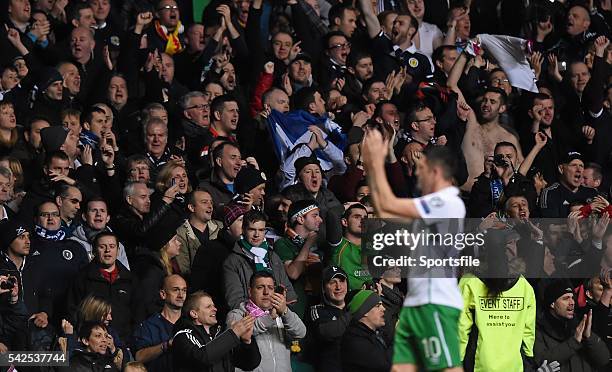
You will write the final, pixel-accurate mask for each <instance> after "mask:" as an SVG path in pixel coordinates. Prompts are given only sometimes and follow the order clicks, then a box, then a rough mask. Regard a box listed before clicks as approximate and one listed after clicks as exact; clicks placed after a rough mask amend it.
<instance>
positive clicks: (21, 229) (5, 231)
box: [0, 219, 28, 250]
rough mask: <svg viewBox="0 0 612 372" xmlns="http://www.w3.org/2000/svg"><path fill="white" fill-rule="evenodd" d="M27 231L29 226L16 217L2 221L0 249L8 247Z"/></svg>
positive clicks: (0, 224)
mask: <svg viewBox="0 0 612 372" xmlns="http://www.w3.org/2000/svg"><path fill="white" fill-rule="evenodd" d="M27 231H28V228H27V226H26V225H25V224H23V223H21V221H18V220H16V219H9V220H6V221H3V222H0V249H2V250H6V249H8V247H9V246H10V245H11V243H12V242H13V240H15V239H17V238H18V237H19V236H21V235H23V234H25V233H26V232H27Z"/></svg>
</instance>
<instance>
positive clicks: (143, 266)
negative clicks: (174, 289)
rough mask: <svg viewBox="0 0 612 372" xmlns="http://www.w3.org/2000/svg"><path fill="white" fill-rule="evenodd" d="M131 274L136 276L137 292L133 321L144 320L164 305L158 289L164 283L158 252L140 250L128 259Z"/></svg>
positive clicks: (163, 273)
mask: <svg viewBox="0 0 612 372" xmlns="http://www.w3.org/2000/svg"><path fill="white" fill-rule="evenodd" d="M130 267H131V269H132V270H131V274H132V275H134V277H135V278H137V282H138V292H137V293H136V300H137V301H136V303H135V306H134V320H135V323H134V324H137V323H140V322H142V321H144V320H146V319H147V318H148V317H149V316H151V315H153V314H155V313H158V312H160V311H161V309H162V307H163V306H164V304H163V301H162V300H161V297H159V290H160V289H161V288H162V286H163V284H164V278H165V277H166V271H165V270H164V266H163V265H162V261H161V258H160V255H159V253H158V252H152V251H142V252H139V253H138V254H137V255H136V256H134V259H133V260H131V261H130Z"/></svg>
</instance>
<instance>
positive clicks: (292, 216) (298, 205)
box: [287, 199, 319, 223]
mask: <svg viewBox="0 0 612 372" xmlns="http://www.w3.org/2000/svg"><path fill="white" fill-rule="evenodd" d="M318 208H319V206H318V205H317V203H316V202H315V201H314V200H307V199H303V200H298V201H296V202H295V203H291V206H290V207H289V212H288V213H287V221H289V222H290V223H291V222H293V221H295V220H296V219H297V218H298V217H299V216H305V215H306V214H307V213H308V212H310V211H313V210H315V209H318Z"/></svg>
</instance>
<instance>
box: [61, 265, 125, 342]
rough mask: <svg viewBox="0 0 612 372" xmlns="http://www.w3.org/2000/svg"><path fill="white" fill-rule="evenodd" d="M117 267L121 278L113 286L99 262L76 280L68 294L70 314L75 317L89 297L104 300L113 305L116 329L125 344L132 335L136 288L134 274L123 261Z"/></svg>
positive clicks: (113, 324)
mask: <svg viewBox="0 0 612 372" xmlns="http://www.w3.org/2000/svg"><path fill="white" fill-rule="evenodd" d="M116 266H117V269H118V270H119V275H118V276H117V279H116V280H115V281H114V282H113V283H112V284H111V283H110V282H109V281H108V280H106V279H105V278H104V277H103V276H102V274H101V273H100V268H101V266H100V264H99V263H98V262H97V261H93V262H91V263H90V264H89V265H87V266H85V267H84V268H83V270H81V272H80V273H79V274H78V276H77V277H76V278H75V280H74V283H73V286H72V288H71V289H70V292H69V293H68V310H69V313H70V314H72V315H73V316H74V315H75V314H76V313H77V309H78V306H79V304H80V303H81V301H83V299H85V298H86V297H87V296H88V295H94V296H96V297H100V298H103V299H104V300H106V301H108V302H109V303H110V304H111V308H112V311H113V320H112V326H113V328H115V329H116V330H117V331H118V332H119V335H120V336H121V338H122V339H123V340H126V339H128V337H129V336H130V335H131V332H132V319H133V315H132V312H133V310H132V307H133V305H134V299H135V293H136V288H135V286H134V282H133V278H132V274H131V273H130V271H129V270H128V269H126V268H125V266H123V264H121V262H119V261H117V263H116ZM72 321H74V319H72ZM71 323H72V322H71ZM72 324H75V323H72Z"/></svg>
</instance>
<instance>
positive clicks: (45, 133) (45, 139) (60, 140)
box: [40, 125, 68, 153]
mask: <svg viewBox="0 0 612 372" xmlns="http://www.w3.org/2000/svg"><path fill="white" fill-rule="evenodd" d="M66 137H68V131H67V130H66V128H64V127H62V126H58V125H54V126H51V127H47V128H43V129H42V130H41V131H40V141H41V142H42V146H43V148H44V149H45V151H47V153H50V152H53V151H57V150H59V149H60V147H62V145H63V144H64V142H66Z"/></svg>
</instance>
